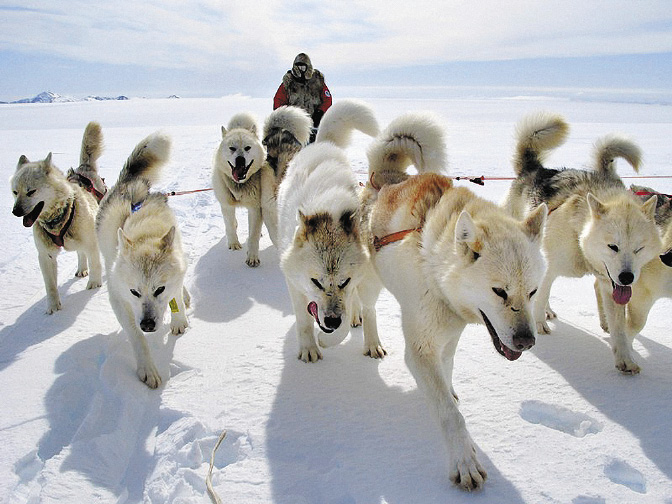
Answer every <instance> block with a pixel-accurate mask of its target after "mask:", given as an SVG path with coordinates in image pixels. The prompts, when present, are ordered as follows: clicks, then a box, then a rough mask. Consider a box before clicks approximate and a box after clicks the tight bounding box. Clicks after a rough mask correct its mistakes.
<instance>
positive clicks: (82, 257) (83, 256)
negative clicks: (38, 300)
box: [11, 122, 103, 314]
mask: <svg viewBox="0 0 672 504" xmlns="http://www.w3.org/2000/svg"><path fill="white" fill-rule="evenodd" d="M102 150H103V136H102V132H101V129H100V125H99V124H98V123H95V122H91V123H89V124H88V125H87V127H86V129H85V130H84V137H83V138H82V150H81V154H80V165H85V166H87V167H88V169H89V170H90V172H91V173H94V174H97V171H98V167H97V160H98V158H99V157H100V155H101V153H102ZM11 186H12V193H13V194H14V200H15V202H14V209H13V210H12V213H13V214H14V215H16V216H17V217H22V218H23V225H24V226H26V227H32V228H33V238H34V239H35V246H36V247H37V256H38V260H39V263H40V270H41V271H42V277H43V278H44V286H45V287H46V290H47V313H48V314H52V313H54V312H55V311H57V310H60V309H61V298H60V296H59V294H58V283H57V279H58V278H57V266H58V264H57V262H56V257H57V255H58V253H59V252H60V250H61V248H63V249H65V250H68V251H71V250H76V251H77V258H78V266H77V272H76V273H75V276H78V277H85V276H87V275H88V274H89V268H90V276H89V281H88V283H87V285H86V288H87V289H95V288H97V287H100V286H101V284H102V266H101V263H100V252H99V251H98V240H97V239H96V233H95V231H94V222H95V219H96V212H97V211H98V201H97V200H96V198H95V197H94V196H92V195H91V194H90V193H88V192H86V191H85V190H84V189H82V188H81V187H80V186H79V185H78V184H76V183H71V182H68V180H67V179H66V178H65V176H64V175H63V172H61V171H60V170H59V169H58V168H57V167H56V166H54V164H53V163H52V161H51V153H49V155H48V156H47V157H46V159H44V160H42V161H37V162H33V163H31V162H30V161H28V158H26V156H21V158H20V159H19V163H18V165H17V167H16V173H14V176H13V177H12V180H11ZM33 224H37V225H33Z"/></svg>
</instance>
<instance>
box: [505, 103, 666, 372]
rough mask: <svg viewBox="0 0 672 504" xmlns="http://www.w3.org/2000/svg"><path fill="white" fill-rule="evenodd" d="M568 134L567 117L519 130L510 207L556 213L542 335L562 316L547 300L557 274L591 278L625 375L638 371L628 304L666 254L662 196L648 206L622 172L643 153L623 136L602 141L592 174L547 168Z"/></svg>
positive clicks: (541, 307)
mask: <svg viewBox="0 0 672 504" xmlns="http://www.w3.org/2000/svg"><path fill="white" fill-rule="evenodd" d="M567 129H568V126H567V124H566V123H565V122H564V120H563V119H562V118H561V117H560V116H557V115H552V114H538V115H533V116H529V117H527V118H525V119H523V120H522V121H521V123H520V124H519V126H518V144H517V150H516V156H515V158H514V167H515V170H516V173H517V175H518V179H517V180H516V181H515V182H514V184H513V185H512V188H511V191H510V193H509V202H508V205H507V206H508V207H509V208H521V206H524V205H527V206H528V207H532V208H534V207H535V206H536V205H538V204H540V203H546V204H547V205H548V207H549V208H550V212H551V213H550V215H549V218H548V222H547V225H546V233H545V236H544V244H543V249H544V252H545V254H546V259H547V261H548V269H547V270H546V275H545V276H544V280H543V282H542V283H541V285H540V287H539V294H538V296H537V301H536V306H535V318H536V321H537V330H538V331H539V333H542V334H548V333H550V327H549V326H548V323H547V322H546V318H549V319H550V318H554V317H555V316H556V314H555V312H553V310H552V309H551V307H550V305H549V303H548V299H549V296H550V292H551V286H552V285H553V281H554V280H555V279H556V278H557V277H558V276H567V277H582V276H584V275H588V274H592V275H594V276H595V281H596V286H597V287H596V290H597V292H598V303H601V306H602V307H603V309H604V316H605V317H606V320H607V323H608V326H609V328H610V329H611V335H612V338H611V339H612V341H611V343H612V348H613V351H614V356H615V363H616V367H617V368H618V369H619V370H620V371H622V372H623V373H633V374H634V373H638V372H639V366H637V364H635V362H634V360H633V357H632V340H631V339H629V338H627V336H626V334H625V305H626V304H627V303H628V302H629V300H630V297H631V294H632V286H634V285H636V283H637V281H638V280H639V276H640V272H641V270H642V267H644V265H645V264H647V263H648V262H649V261H651V260H652V259H653V258H655V257H656V256H657V255H658V254H660V248H661V243H660V237H659V235H658V231H657V230H656V226H655V222H654V212H655V209H656V199H655V198H651V199H650V200H649V201H647V202H646V203H644V204H642V203H641V202H640V201H639V200H638V199H637V198H636V197H635V196H634V195H633V194H632V193H630V192H629V191H627V190H626V189H625V186H624V185H623V182H622V181H621V179H620V177H619V176H618V175H617V174H616V171H615V159H616V158H617V157H621V158H624V159H626V160H627V161H628V162H629V163H630V164H631V165H632V166H633V168H635V169H637V168H638V166H639V159H640V152H639V148H638V147H637V146H636V145H635V144H634V143H632V141H630V140H628V139H625V138H623V137H620V136H616V135H608V136H606V137H604V138H602V139H600V140H599V141H598V142H597V143H596V145H595V148H594V152H593V159H594V164H593V166H594V169H593V170H592V171H581V170H552V169H548V168H545V167H544V166H543V164H542V159H543V156H544V154H545V153H546V152H547V151H548V150H550V149H552V148H554V147H556V146H558V145H559V144H560V143H562V141H564V138H565V136H566V132H567ZM517 200H518V201H517ZM516 201H517V202H516Z"/></svg>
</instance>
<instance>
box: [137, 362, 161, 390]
mask: <svg viewBox="0 0 672 504" xmlns="http://www.w3.org/2000/svg"><path fill="white" fill-rule="evenodd" d="M138 378H140V381H141V382H143V383H144V384H145V385H147V386H148V387H149V388H151V389H155V388H157V387H159V386H160V385H161V376H160V375H159V372H158V371H157V369H156V367H155V366H154V364H146V365H144V366H138Z"/></svg>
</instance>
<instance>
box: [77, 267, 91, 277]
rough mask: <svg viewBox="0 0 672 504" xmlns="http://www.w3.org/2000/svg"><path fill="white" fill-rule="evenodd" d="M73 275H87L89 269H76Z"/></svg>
mask: <svg viewBox="0 0 672 504" xmlns="http://www.w3.org/2000/svg"><path fill="white" fill-rule="evenodd" d="M75 276H76V277H77V278H84V277H85V276H89V270H88V269H82V270H77V272H76V273H75Z"/></svg>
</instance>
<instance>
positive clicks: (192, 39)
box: [0, 0, 672, 100]
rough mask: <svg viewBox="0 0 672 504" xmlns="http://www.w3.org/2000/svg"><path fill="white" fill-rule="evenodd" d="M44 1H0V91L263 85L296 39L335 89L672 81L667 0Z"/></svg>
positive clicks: (154, 92)
mask: <svg viewBox="0 0 672 504" xmlns="http://www.w3.org/2000/svg"><path fill="white" fill-rule="evenodd" d="M49 4H51V5H49ZM49 4H48V3H47V2H44V1H43V0H41V1H32V0H23V1H22V2H20V3H19V2H12V1H6V0H0V68H2V79H0V100H14V99H18V98H23V97H26V96H33V95H35V94H37V93H39V92H41V91H45V90H51V91H54V92H57V93H60V94H69V95H74V96H86V95H89V94H100V95H119V94H124V95H127V96H148V97H155V96H167V95H170V94H178V95H180V96H222V95H226V94H232V93H242V94H247V95H252V96H268V95H272V94H273V93H274V92H275V89H276V88H277V86H278V84H279V82H280V79H281V77H282V74H283V73H284V72H285V71H286V70H287V69H288V68H289V66H290V65H291V62H292V60H293V58H294V56H295V55H296V54H297V53H298V52H302V51H303V52H307V53H308V54H309V55H310V56H311V58H312V60H313V63H314V65H315V66H316V67H317V68H319V69H320V70H322V71H323V72H324V73H325V75H326V77H327V83H328V84H329V85H330V87H331V88H332V91H334V92H335V93H336V94H338V93H337V89H338V88H339V87H345V86H359V85H365V86H416V85H433V86H438V85H445V86H528V87H535V86H548V87H568V86H569V87H616V88H655V89H666V90H669V89H670V88H671V86H670V82H671V77H672V3H671V2H670V1H669V0H662V1H653V0H640V1H633V0H628V1H621V0H582V1H577V0H563V1H559V2H558V1H557V0H556V1H542V0H535V1H528V0H524V1H523V0H510V1H501V0H481V1H478V0H472V1H461V0H459V1H458V0H453V1H438V0H434V1H426V0H413V1H412V0H406V1H398V0H387V1H381V0H368V1H365V2H359V1H357V2H355V1H348V0H344V1H334V2H327V1H318V2H314V1H309V0H304V1H281V0H269V1H259V2H255V1H253V0H251V1H247V2H243V1H222V0H199V1H190V0H147V1H142V2H136V1H135V0H133V1H126V0H115V1H109V2H88V1H83V0H58V1H57V2H50V3H49ZM45 5H47V6H46V7H45Z"/></svg>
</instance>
